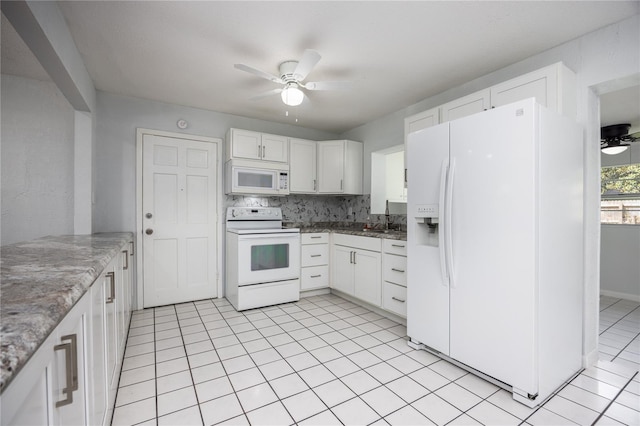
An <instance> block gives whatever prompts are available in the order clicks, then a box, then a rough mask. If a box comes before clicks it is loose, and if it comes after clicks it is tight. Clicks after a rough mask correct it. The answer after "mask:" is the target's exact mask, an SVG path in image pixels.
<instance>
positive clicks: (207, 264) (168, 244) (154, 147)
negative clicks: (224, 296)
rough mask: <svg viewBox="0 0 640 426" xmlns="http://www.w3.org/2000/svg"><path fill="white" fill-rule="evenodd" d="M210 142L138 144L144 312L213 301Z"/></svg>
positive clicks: (147, 140)
mask: <svg viewBox="0 0 640 426" xmlns="http://www.w3.org/2000/svg"><path fill="white" fill-rule="evenodd" d="M216 152H217V150H216V145H215V144H214V143H208V142H202V141H193V140H187V139H178V138H173V137H166V136H156V135H148V134H145V135H144V136H143V140H142V156H143V158H142V215H143V217H142V229H143V233H142V239H143V250H142V255H143V281H144V284H143V292H144V294H143V305H144V307H145V308H146V307H151V306H160V305H166V304H171V303H181V302H186V301H192V300H200V299H207V298H212V297H217V274H218V265H217V259H218V256H217V244H216V241H217V224H216V220H217V208H218V206H217V186H218V185H217V182H216V179H217V154H216Z"/></svg>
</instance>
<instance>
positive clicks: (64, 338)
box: [1, 295, 91, 425]
mask: <svg viewBox="0 0 640 426" xmlns="http://www.w3.org/2000/svg"><path fill="white" fill-rule="evenodd" d="M90 313H91V300H90V297H89V296H87V295H85V296H84V297H83V298H81V299H80V301H78V303H76V305H75V306H74V307H73V309H71V311H70V312H69V313H68V314H67V315H66V317H65V318H64V319H63V320H62V322H61V323H60V324H59V325H58V327H57V328H56V329H55V330H54V331H53V332H52V333H51V334H50V335H49V337H47V339H46V340H45V342H44V343H43V344H42V345H41V346H40V348H39V349H38V350H37V351H36V353H35V354H34V355H33V357H32V358H31V359H30V360H29V362H28V363H27V364H26V365H25V366H24V367H23V368H22V370H20V372H19V376H18V377H16V378H15V379H14V381H13V382H12V383H10V386H9V387H8V388H7V389H6V390H5V391H4V392H3V394H2V418H1V422H2V424H3V425H84V424H87V423H88V422H89V421H88V419H87V414H88V410H87V400H86V399H85V395H86V394H87V392H86V386H87V382H88V380H87V376H85V371H87V370H86V366H87V355H88V352H87V341H88V338H87V335H88V323H89V318H90Z"/></svg>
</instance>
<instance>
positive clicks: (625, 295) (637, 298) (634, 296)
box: [600, 289, 640, 303]
mask: <svg viewBox="0 0 640 426" xmlns="http://www.w3.org/2000/svg"><path fill="white" fill-rule="evenodd" d="M600 295H602V296H608V297H615V298H616V299H625V300H631V301H633V302H639V303H640V294H629V293H620V292H618V291H610V290H603V289H600Z"/></svg>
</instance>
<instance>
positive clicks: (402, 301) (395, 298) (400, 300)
mask: <svg viewBox="0 0 640 426" xmlns="http://www.w3.org/2000/svg"><path fill="white" fill-rule="evenodd" d="M391 298H392V299H393V300H395V301H396V302H400V303H404V302H405V301H404V300H402V299H398V298H397V297H395V296H392V297H391Z"/></svg>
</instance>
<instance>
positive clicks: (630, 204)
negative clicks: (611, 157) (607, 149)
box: [600, 164, 640, 225]
mask: <svg viewBox="0 0 640 426" xmlns="http://www.w3.org/2000/svg"><path fill="white" fill-rule="evenodd" d="M601 183H602V188H601V194H602V199H601V202H600V222H601V223H613V224H630V225H640V164H628V165H624V166H613V167H603V168H602V175H601Z"/></svg>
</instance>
